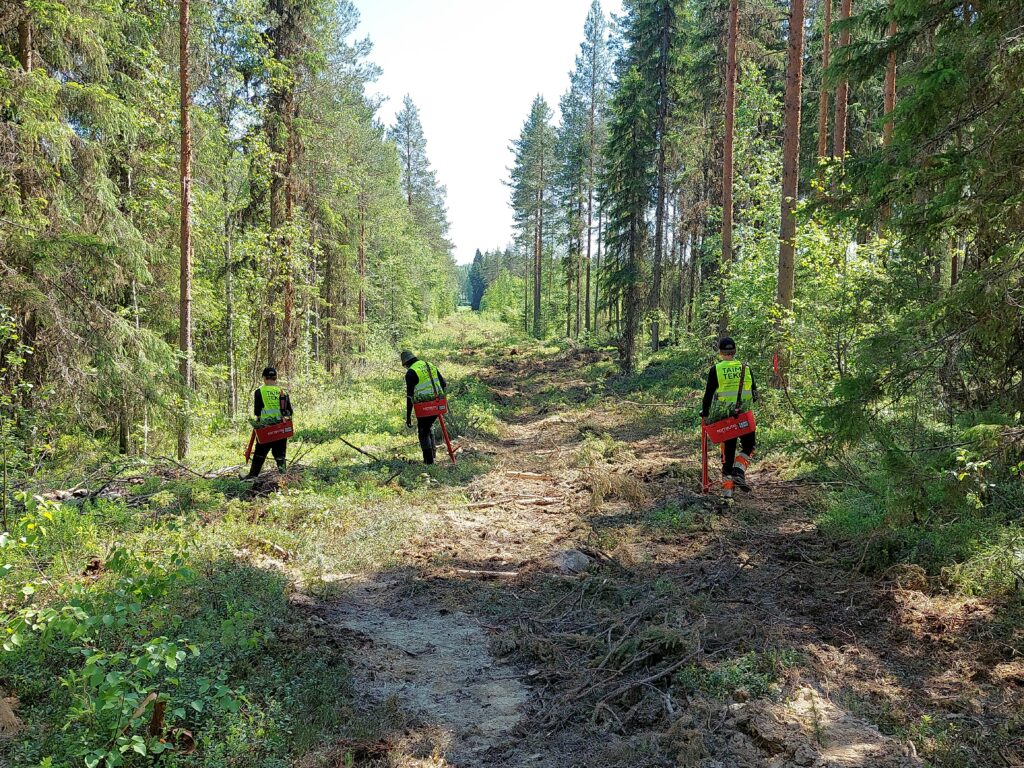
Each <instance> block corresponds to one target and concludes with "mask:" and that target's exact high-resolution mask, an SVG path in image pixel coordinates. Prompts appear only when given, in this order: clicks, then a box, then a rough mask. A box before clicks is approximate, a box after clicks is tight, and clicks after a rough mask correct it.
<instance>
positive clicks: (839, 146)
mask: <svg viewBox="0 0 1024 768" xmlns="http://www.w3.org/2000/svg"><path fill="white" fill-rule="evenodd" d="M852 13H853V0H842V5H841V6H840V11H839V20H840V21H844V22H845V21H847V20H849V18H850V15H851V14H852ZM849 44H850V27H849V25H846V26H844V27H843V30H842V31H841V32H840V33H839V48H840V49H841V50H842V51H843V54H844V56H846V55H848V54H849V51H848V50H845V49H846V47H847V46H848V45H849ZM849 100H850V82H849V81H848V80H847V79H846V78H845V77H844V78H843V79H842V80H840V81H839V87H838V88H836V124H835V129H834V130H835V140H834V142H833V145H832V156H833V157H838V158H839V159H840V160H842V158H843V155H845V154H846V111H847V106H848V104H849Z"/></svg>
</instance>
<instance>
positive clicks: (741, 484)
mask: <svg viewBox="0 0 1024 768" xmlns="http://www.w3.org/2000/svg"><path fill="white" fill-rule="evenodd" d="M749 466H750V457H749V456H747V454H745V453H741V454H739V455H737V456H736V463H735V464H733V467H732V477H733V480H735V482H736V487H737V488H739V489H740V490H741V491H745V492H746V493H750V483H748V482H747V467H749Z"/></svg>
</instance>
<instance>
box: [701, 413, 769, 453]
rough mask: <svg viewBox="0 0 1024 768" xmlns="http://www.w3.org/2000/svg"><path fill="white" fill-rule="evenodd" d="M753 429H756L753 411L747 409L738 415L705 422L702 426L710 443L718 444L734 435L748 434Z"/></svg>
mask: <svg viewBox="0 0 1024 768" xmlns="http://www.w3.org/2000/svg"><path fill="white" fill-rule="evenodd" d="M755 429H757V424H756V423H755V422H754V412H753V411H747V412H746V413H741V414H740V415H738V416H726V417H725V418H724V419H719V420H718V421H714V422H712V423H711V424H707V425H705V427H704V432H705V433H706V434H707V436H708V439H709V440H710V441H711V442H712V443H714V444H715V445H718V444H719V443H724V442H725V441H726V440H732V439H733V438H734V437H742V436H743V435H749V434H750V433H751V432H753V431H754V430H755Z"/></svg>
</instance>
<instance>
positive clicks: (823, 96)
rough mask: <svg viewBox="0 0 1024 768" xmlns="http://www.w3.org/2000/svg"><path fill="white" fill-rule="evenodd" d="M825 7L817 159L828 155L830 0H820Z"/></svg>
mask: <svg viewBox="0 0 1024 768" xmlns="http://www.w3.org/2000/svg"><path fill="white" fill-rule="evenodd" d="M822 2H823V4H824V6H825V21H824V23H823V24H822V29H821V91H820V93H819V96H818V157H825V155H826V154H827V153H828V88H826V87H825V70H826V69H828V63H829V56H830V55H831V53H832V0H822Z"/></svg>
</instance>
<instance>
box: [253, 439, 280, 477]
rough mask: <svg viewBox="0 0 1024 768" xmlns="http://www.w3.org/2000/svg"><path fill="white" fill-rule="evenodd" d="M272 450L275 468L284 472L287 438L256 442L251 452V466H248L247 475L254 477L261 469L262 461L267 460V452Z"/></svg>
mask: <svg viewBox="0 0 1024 768" xmlns="http://www.w3.org/2000/svg"><path fill="white" fill-rule="evenodd" d="M271 452H273V454H274V461H276V462H277V468H278V469H279V470H281V471H282V472H284V457H285V454H286V453H287V452H288V441H287V440H275V441H274V442H272V443H256V446H255V449H254V450H253V454H252V467H250V468H249V477H256V475H258V474H259V473H260V470H261V469H263V462H265V461H266V460H267V454H268V453H271Z"/></svg>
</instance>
